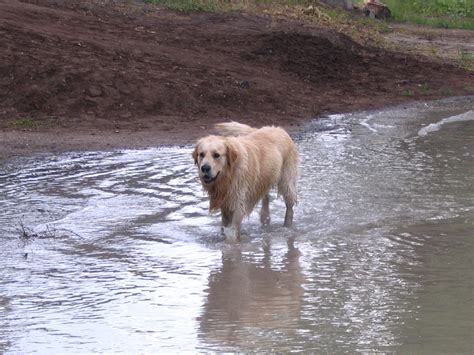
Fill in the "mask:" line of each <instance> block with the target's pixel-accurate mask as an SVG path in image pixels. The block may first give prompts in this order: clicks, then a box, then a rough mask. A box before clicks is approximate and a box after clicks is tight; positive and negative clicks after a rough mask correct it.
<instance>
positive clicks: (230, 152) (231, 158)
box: [226, 141, 239, 165]
mask: <svg viewBox="0 0 474 355" xmlns="http://www.w3.org/2000/svg"><path fill="white" fill-rule="evenodd" d="M226 148H227V163H228V164H229V165H233V164H234V163H235V161H236V160H237V158H238V157H239V151H238V149H237V148H236V147H235V144H234V143H233V142H230V141H227V142H226Z"/></svg>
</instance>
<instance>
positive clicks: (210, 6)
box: [147, 0, 217, 12]
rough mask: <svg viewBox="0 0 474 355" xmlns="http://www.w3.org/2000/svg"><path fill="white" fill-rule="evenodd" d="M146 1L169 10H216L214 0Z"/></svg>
mask: <svg viewBox="0 0 474 355" xmlns="http://www.w3.org/2000/svg"><path fill="white" fill-rule="evenodd" d="M147 2H148V3H151V4H155V5H161V6H164V7H166V8H168V9H170V10H175V11H181V12H190V11H216V9H217V8H216V6H215V1H205V0H203V1H201V0H147Z"/></svg>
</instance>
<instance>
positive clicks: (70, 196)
mask: <svg viewBox="0 0 474 355" xmlns="http://www.w3.org/2000/svg"><path fill="white" fill-rule="evenodd" d="M473 110H474V99H473V98H458V99H450V100H444V101H438V102H430V103H420V104H415V105H410V106H405V107H397V108H393V109H387V110H384V111H376V112H362V113H355V114H346V115H335V116H331V117H327V118H325V119H322V120H319V121H315V122H314V123H312V124H311V125H309V126H308V128H307V130H306V131H305V132H304V133H302V134H301V135H300V136H299V137H297V142H298V146H299V149H300V153H301V169H300V175H301V177H300V193H299V200H300V203H299V205H298V206H297V209H296V212H295V227H294V228H292V229H285V228H283V227H281V226H280V225H281V223H282V222H283V217H284V203H283V202H282V201H280V200H279V199H277V196H276V195H274V196H273V201H272V204H271V212H272V225H271V226H270V227H262V226H260V224H259V222H258V220H259V218H258V214H257V213H255V214H254V215H252V216H251V217H250V218H249V219H248V220H246V221H245V222H244V225H243V239H242V242H240V243H230V242H226V241H225V240H223V239H222V238H221V236H220V235H219V221H220V218H219V216H217V215H214V216H213V215H209V213H208V211H207V206H208V204H207V199H206V196H205V194H204V193H203V191H202V189H201V188H200V185H199V182H198V180H197V178H196V173H195V168H194V166H193V165H192V159H191V147H169V148H162V149H148V150H125V151H118V152H89V153H68V154H63V155H59V156H39V157H32V158H27V159H21V160H19V161H15V162H10V163H7V164H4V165H3V166H1V167H0V196H1V199H0V209H1V210H2V213H1V215H0V226H1V227H0V352H4V353H7V354H8V353H90V352H100V353H112V352H113V353H116V352H123V353H156V352H168V353H173V352H175V353H176V352H180V353H183V352H192V353H196V352H224V351H229V352H259V351H266V352H279V353H282V352H289V351H308V352H310V351H311V352H315V353H342V352H350V353H354V352H389V353H390V352H398V353H407V352H411V353H413V352H416V353H426V354H432V353H472V351H473V336H472V335H473V326H474V323H473V322H474V321H473V320H474V315H473V308H472V306H473V300H472V295H473V293H472V292H473V273H472V270H473V262H472V255H473V253H474V239H473V234H474V233H473V230H474V228H473V227H474V207H473V206H474V188H473V187H474V148H473V147H474V111H473ZM21 226H23V228H24V229H25V233H26V235H28V236H30V237H31V238H20V236H21V234H22V227H21Z"/></svg>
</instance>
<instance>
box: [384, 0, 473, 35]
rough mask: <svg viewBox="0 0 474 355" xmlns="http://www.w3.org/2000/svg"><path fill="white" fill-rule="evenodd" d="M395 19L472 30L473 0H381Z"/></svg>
mask: <svg viewBox="0 0 474 355" xmlns="http://www.w3.org/2000/svg"><path fill="white" fill-rule="evenodd" d="M382 2H383V3H385V4H386V5H387V6H388V8H389V9H390V11H391V13H392V16H393V19H394V20H396V21H403V22H413V23H416V24H420V25H429V26H435V27H444V28H464V29H471V30H474V0H382Z"/></svg>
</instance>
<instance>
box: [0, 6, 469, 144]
mask: <svg viewBox="0 0 474 355" xmlns="http://www.w3.org/2000/svg"><path fill="white" fill-rule="evenodd" d="M75 3H77V2H73V1H59V0H57V1H52V0H51V1H47V0H43V1H41V0H38V1H30V2H29V3H28V2H20V1H15V0H0V48H2V50H1V51H0V128H1V129H2V132H0V137H1V139H2V141H3V143H4V145H8V144H10V146H12V145H15V144H16V146H17V148H21V147H22V146H23V145H24V144H30V145H31V146H38V145H44V146H45V148H44V149H48V147H49V148H54V147H56V148H58V149H60V148H61V147H65V148H68V144H70V145H72V146H71V147H72V148H77V147H75V146H74V145H73V143H72V142H73V141H74V140H76V141H77V139H78V137H79V136H80V135H81V134H82V136H81V137H82V138H81V139H79V141H78V142H88V139H86V138H84V134H85V135H86V136H91V135H92V136H91V137H92V138H90V139H89V141H92V143H93V144H92V145H91V147H96V146H97V147H99V146H101V142H102V145H103V143H104V142H108V143H109V144H110V145H111V146H117V145H118V146H127V145H129V146H137V145H148V144H151V143H153V144H160V143H171V142H186V141H189V139H194V138H195V137H197V136H199V135H202V134H203V131H205V129H203V128H206V127H209V126H210V125H211V124H212V123H214V122H217V121H221V120H227V119H234V120H240V121H243V122H247V123H250V124H255V125H264V124H279V125H283V126H285V127H288V128H291V127H297V126H298V125H300V124H302V123H303V122H305V121H307V120H308V119H309V118H312V117H315V116H318V115H321V114H324V113H329V112H344V111H350V110H356V109H362V108H364V109H365V108H373V107H380V106H383V105H387V104H393V103H399V102H403V101H409V100H414V99H420V98H422V99H430V98H438V97H441V96H446V95H465V94H473V93H474V80H473V79H474V75H473V74H472V73H469V72H465V71H463V70H461V69H458V68H456V67H453V66H450V65H444V64H439V63H434V62H428V61H426V60H425V59H421V57H419V58H417V57H412V56H409V55H407V54H397V53H391V52H386V51H382V50H377V49H374V48H367V47H363V46H361V45H359V44H357V43H355V42H353V41H352V40H351V39H350V38H349V37H347V36H344V35H342V34H338V33H335V32H333V31H330V30H328V29H323V28H317V27H311V26H307V25H304V24H302V23H295V22H291V21H289V20H282V19H280V20H275V19H271V18H269V17H256V16H250V15H245V14H238V13H234V14H208V13H192V14H177V13H173V12H169V11H165V10H160V9H157V8H152V7H148V6H145V5H143V4H140V3H139V2H136V3H132V2H125V3H124V4H120V2H118V4H117V3H115V5H112V4H110V3H109V4H106V5H97V4H93V2H92V1H90V2H87V3H86V2H84V3H83V4H81V5H74V4H75ZM30 130H31V131H33V133H34V134H36V133H38V132H43V133H45V134H46V135H44V136H37V135H36V136H34V139H33V138H32V137H33V136H32V133H30V132H29V131H30ZM25 131H26V133H25ZM15 132H19V133H15ZM22 132H23V133H22ZM114 132H118V134H117V133H114ZM124 132H125V133H127V134H126V135H125V134H123V133H124ZM15 134H17V136H15ZM47 134H49V136H48V135H47ZM111 136H112V137H111ZM12 137H13V138H12ZM22 137H23V138H22ZM41 137H49V138H48V139H51V140H52V141H51V142H52V143H51V144H53V145H54V146H51V145H49V146H48V144H49V143H45V142H46V141H45V139H43V138H41ZM55 137H56V138H55ZM58 137H60V138H58ZM107 139H108V141H107ZM96 141H97V142H96ZM15 142H16V143H15ZM35 142H36V143H35ZM94 142H95V143H94ZM127 142H128V143H127ZM139 142H142V144H140V143H139ZM77 144H78V145H79V147H80V145H81V144H84V143H77ZM86 145H87V143H86ZM31 149H34V148H31Z"/></svg>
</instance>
